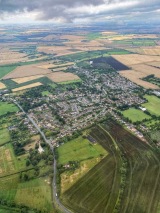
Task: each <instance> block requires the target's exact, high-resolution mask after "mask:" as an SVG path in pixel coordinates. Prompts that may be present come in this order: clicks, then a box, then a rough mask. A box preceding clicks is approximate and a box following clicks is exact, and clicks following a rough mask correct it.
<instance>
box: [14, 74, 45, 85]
mask: <svg viewBox="0 0 160 213" xmlns="http://www.w3.org/2000/svg"><path fill="white" fill-rule="evenodd" d="M42 77H44V75H33V76H29V77H23V78H14V79H12V81H14V82H16V83H17V84H22V83H25V82H28V81H32V80H35V79H38V78H42Z"/></svg>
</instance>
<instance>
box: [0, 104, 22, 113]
mask: <svg viewBox="0 0 160 213" xmlns="http://www.w3.org/2000/svg"><path fill="white" fill-rule="evenodd" d="M17 111H18V108H17V107H16V106H15V105H14V104H10V103H6V102H0V116H2V115H6V114H7V113H10V112H11V113H12V112H17Z"/></svg>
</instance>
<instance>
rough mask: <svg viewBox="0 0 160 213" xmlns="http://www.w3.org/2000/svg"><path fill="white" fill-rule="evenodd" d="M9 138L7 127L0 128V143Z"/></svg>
mask: <svg viewBox="0 0 160 213" xmlns="http://www.w3.org/2000/svg"><path fill="white" fill-rule="evenodd" d="M9 140H10V135H9V131H8V129H7V128H3V129H0V145H2V144H4V143H6V142H8V141H9Z"/></svg>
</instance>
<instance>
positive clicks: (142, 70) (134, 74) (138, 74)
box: [119, 64, 160, 89]
mask: <svg viewBox="0 0 160 213" xmlns="http://www.w3.org/2000/svg"><path fill="white" fill-rule="evenodd" d="M132 68H133V70H127V71H126V70H125V71H120V72H119V74H120V75H122V76H123V77H125V78H127V79H129V80H130V81H132V82H134V83H136V84H138V85H140V86H142V87H144V88H146V89H159V87H158V86H156V85H154V84H152V83H149V82H147V81H143V80H142V78H145V77H146V76H148V75H151V74H154V75H155V76H156V77H157V78H160V71H159V69H158V68H155V67H151V66H148V65H145V64H138V65H134V66H132Z"/></svg>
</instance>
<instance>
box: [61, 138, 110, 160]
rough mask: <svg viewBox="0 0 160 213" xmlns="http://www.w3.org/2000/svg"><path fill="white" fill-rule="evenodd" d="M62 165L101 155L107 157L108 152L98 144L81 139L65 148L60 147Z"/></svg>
mask: <svg viewBox="0 0 160 213" xmlns="http://www.w3.org/2000/svg"><path fill="white" fill-rule="evenodd" d="M58 153H59V160H58V162H59V163H60V164H66V163H68V162H69V161H82V160H85V159H88V158H94V157H99V156H100V155H101V154H102V155H106V154H107V152H106V151H105V150H104V149H103V148H102V147H101V146H100V145H98V144H91V143H89V141H88V140H87V139H83V138H82V137H79V138H77V139H74V140H72V141H70V142H68V143H66V144H64V145H63V146H61V147H59V149H58Z"/></svg>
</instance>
